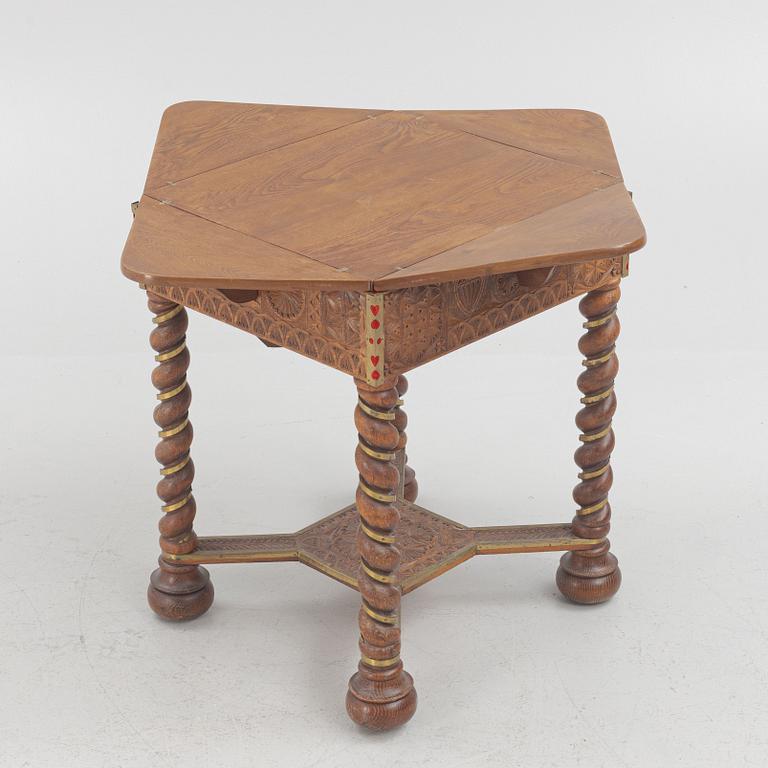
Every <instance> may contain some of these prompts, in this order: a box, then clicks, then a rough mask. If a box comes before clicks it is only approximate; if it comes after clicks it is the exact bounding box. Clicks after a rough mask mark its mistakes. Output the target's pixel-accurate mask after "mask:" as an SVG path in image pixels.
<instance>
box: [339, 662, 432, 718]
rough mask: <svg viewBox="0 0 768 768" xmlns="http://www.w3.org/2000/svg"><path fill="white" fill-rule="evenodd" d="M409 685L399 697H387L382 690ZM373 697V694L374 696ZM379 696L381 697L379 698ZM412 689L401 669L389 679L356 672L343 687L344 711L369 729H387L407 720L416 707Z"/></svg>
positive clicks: (410, 679)
mask: <svg viewBox="0 0 768 768" xmlns="http://www.w3.org/2000/svg"><path fill="white" fill-rule="evenodd" d="M398 688H399V689H401V690H402V688H409V690H408V692H407V693H406V694H405V695H404V696H402V697H401V698H396V699H394V700H392V699H389V698H388V697H387V696H386V694H387V693H390V694H392V693H393V691H394V690H396V689H398ZM374 697H376V698H374ZM379 697H381V698H379ZM416 700H417V697H416V689H415V688H414V687H413V679H412V678H411V676H410V675H409V674H408V673H407V672H405V671H401V672H400V675H399V676H398V678H397V679H396V681H392V682H391V683H386V682H383V681H382V682H379V683H373V684H372V681H371V680H369V679H367V678H365V677H363V676H362V675H360V673H359V672H358V673H357V674H355V675H353V676H352V679H351V680H350V681H349V690H348V691H347V714H348V715H349V716H350V717H351V718H352V720H354V721H355V722H356V723H357V724H358V725H362V726H363V727H365V728H368V729H369V730H371V731H388V730H390V729H392V728H397V727H398V726H400V725H403V724H404V723H407V722H408V721H409V720H410V719H411V718H412V717H413V713H414V712H415V711H416Z"/></svg>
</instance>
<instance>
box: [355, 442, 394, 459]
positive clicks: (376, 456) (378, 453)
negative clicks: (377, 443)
mask: <svg viewBox="0 0 768 768" xmlns="http://www.w3.org/2000/svg"><path fill="white" fill-rule="evenodd" d="M358 445H359V446H360V450H361V451H362V452H363V453H367V454H368V455H369V456H371V457H372V458H374V459H381V460H382V461H394V460H395V454H394V453H385V452H384V451H374V450H373V448H369V447H368V446H367V445H366V444H365V443H364V442H363V441H362V440H359V441H358Z"/></svg>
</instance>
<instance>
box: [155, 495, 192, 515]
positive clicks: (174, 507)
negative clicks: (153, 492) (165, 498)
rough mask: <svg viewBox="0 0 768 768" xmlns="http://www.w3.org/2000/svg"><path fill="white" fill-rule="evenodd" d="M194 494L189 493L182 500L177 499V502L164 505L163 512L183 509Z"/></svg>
mask: <svg viewBox="0 0 768 768" xmlns="http://www.w3.org/2000/svg"><path fill="white" fill-rule="evenodd" d="M191 498H192V494H191V493H188V494H187V495H186V496H185V497H184V498H183V499H182V500H181V501H177V502H176V503H175V504H164V505H163V506H162V510H163V512H166V513H167V512H175V511H176V510H177V509H181V508H182V507H183V506H184V505H185V504H186V503H187V502H188V501H189V500H190V499H191Z"/></svg>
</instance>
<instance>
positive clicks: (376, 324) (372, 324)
mask: <svg viewBox="0 0 768 768" xmlns="http://www.w3.org/2000/svg"><path fill="white" fill-rule="evenodd" d="M380 325H381V323H380V322H379V321H378V320H371V328H373V330H374V331H375V330H376V329H377V328H378V327H379V326H380Z"/></svg>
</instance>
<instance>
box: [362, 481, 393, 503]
mask: <svg viewBox="0 0 768 768" xmlns="http://www.w3.org/2000/svg"><path fill="white" fill-rule="evenodd" d="M360 490H361V491H362V492H363V493H364V494H365V495H366V496H370V497H371V498H372V499H376V501H384V502H393V501H397V496H396V495H395V494H393V493H379V492H378V491H374V490H373V488H369V487H368V486H367V485H366V484H365V483H364V482H363V480H362V478H361V479H360Z"/></svg>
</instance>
